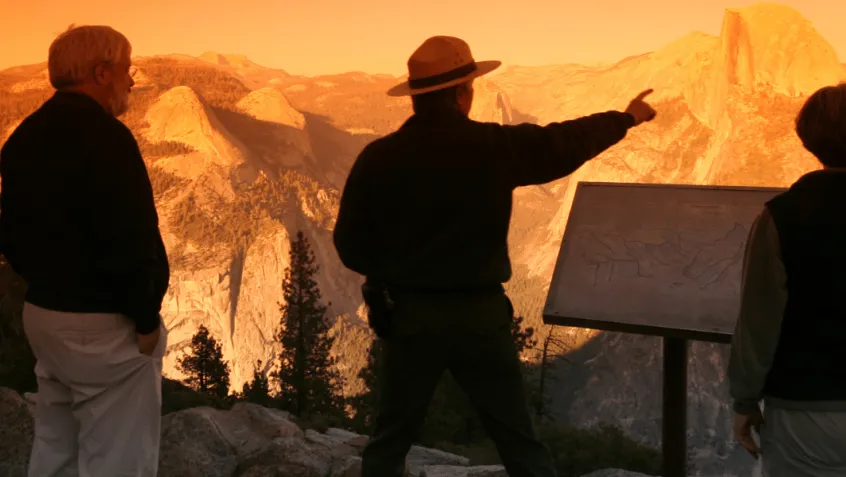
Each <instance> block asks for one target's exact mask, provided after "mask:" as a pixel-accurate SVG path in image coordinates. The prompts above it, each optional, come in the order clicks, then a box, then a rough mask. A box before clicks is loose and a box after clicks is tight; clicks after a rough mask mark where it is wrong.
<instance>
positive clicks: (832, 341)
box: [763, 170, 846, 401]
mask: <svg viewBox="0 0 846 477" xmlns="http://www.w3.org/2000/svg"><path fill="white" fill-rule="evenodd" d="M767 209H768V211H769V212H770V215H771V216H772V218H773V221H774V223H775V227H776V229H777V231H778V242H779V244H780V248H781V260H782V262H783V263H784V269H785V271H786V276H787V281H786V289H787V300H786V304H785V307H784V315H783V317H782V320H781V332H780V334H779V340H778V345H777V347H776V349H775V355H774V357H773V361H772V368H771V369H770V371H769V373H768V375H767V379H766V384H765V386H764V390H763V392H764V394H766V395H768V396H772V397H775V398H780V399H785V400H793V401H846V301H844V300H843V295H844V293H846V172H844V171H837V170H822V171H815V172H811V173H809V174H806V175H805V176H803V177H802V178H801V179H800V180H798V181H797V182H796V183H795V184H794V185H793V186H792V187H791V188H790V189H789V190H788V191H787V192H785V193H783V194H780V195H779V196H777V197H775V198H774V199H772V200H771V201H770V202H769V203H768V204H767Z"/></svg>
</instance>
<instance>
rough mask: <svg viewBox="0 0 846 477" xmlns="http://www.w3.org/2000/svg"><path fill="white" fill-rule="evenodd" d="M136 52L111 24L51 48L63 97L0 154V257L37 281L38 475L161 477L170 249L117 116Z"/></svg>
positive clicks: (31, 304) (30, 313)
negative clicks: (163, 314) (163, 317)
mask: <svg viewBox="0 0 846 477" xmlns="http://www.w3.org/2000/svg"><path fill="white" fill-rule="evenodd" d="M130 53H131V45H130V43H129V41H128V40H127V39H126V38H125V37H124V36H123V35H122V34H120V33H118V32H117V31H115V30H113V29H111V28H109V27H104V26H82V27H78V28H74V27H73V26H72V27H71V28H69V29H68V30H67V31H66V32H65V33H62V34H61V35H59V36H58V37H57V38H56V39H55V40H54V41H53V43H52V44H51V45H50V51H49V60H48V70H49V74H50V82H51V84H52V85H53V86H54V87H55V88H56V89H57V92H56V93H55V94H54V95H53V96H52V97H51V98H50V99H49V100H47V101H46V102H45V103H44V104H43V105H42V106H41V107H40V108H39V109H38V110H37V111H35V112H34V113H33V114H31V115H30V116H29V117H27V118H26V119H25V120H24V121H23V122H22V123H21V124H20V126H18V128H17V129H16V130H15V132H14V133H13V134H12V135H11V137H10V138H9V139H8V141H7V142H6V144H5V145H4V147H3V149H2V151H0V178H2V189H0V208H1V210H0V211H1V212H2V213H0V251H2V253H3V254H4V255H5V256H6V258H7V259H8V261H9V263H10V264H11V266H12V268H13V269H14V270H15V271H16V272H17V273H18V274H20V275H21V276H22V277H23V279H24V280H25V281H26V282H27V284H28V287H29V288H28V292H27V295H26V302H25V304H24V310H23V323H24V330H25V332H26V336H27V338H28V340H29V343H30V345H31V346H32V350H33V352H34V353H35V357H36V358H37V364H36V367H35V373H36V375H37V379H38V393H37V395H36V396H37V397H36V411H35V443H34V446H33V449H32V457H31V460H30V464H29V476H30V477H54V476H55V477H59V476H61V477H64V476H71V475H73V476H76V475H79V476H81V477H100V476H102V477H116V476H133V477H154V476H155V475H156V473H157V468H158V455H159V436H160V423H161V417H160V416H161V378H162V357H163V355H164V352H165V347H166V344H167V338H166V331H165V330H164V326H163V324H162V322H161V317H160V316H159V312H160V309H161V303H162V298H163V297H164V294H165V292H166V290H167V287H168V280H169V267H168V261H167V255H166V252H165V248H164V245H163V243H162V238H161V235H160V234H159V229H158V216H157V213H156V208H155V204H154V202H153V192H152V187H151V186H150V180H149V178H148V176H147V169H146V166H145V165H144V161H143V159H142V158H141V153H140V151H139V149H138V144H137V143H136V141H135V138H134V137H133V136H132V133H131V132H130V130H129V129H128V128H127V127H126V126H124V124H123V123H121V122H120V121H119V120H118V119H116V117H117V116H119V115H121V114H123V113H124V112H125V111H126V110H127V108H128V99H129V92H130V88H131V87H132V86H133V85H134V82H133V80H132V74H131V73H132V71H131V69H132V66H131V60H130Z"/></svg>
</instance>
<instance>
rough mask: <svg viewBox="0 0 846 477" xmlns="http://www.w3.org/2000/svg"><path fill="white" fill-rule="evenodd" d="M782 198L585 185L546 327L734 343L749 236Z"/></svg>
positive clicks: (768, 192)
mask: <svg viewBox="0 0 846 477" xmlns="http://www.w3.org/2000/svg"><path fill="white" fill-rule="evenodd" d="M783 190H784V189H777V188H757V187H728V186H694V185H678V184H626V183H598V182H582V183H579V184H578V186H577V189H576V193H575V196H574V199H573V205H572V207H571V210H570V216H569V219H568V221H567V227H566V230H565V233H564V239H563V241H562V244H561V249H560V251H559V255H558V261H557V264H556V267H555V271H554V272H553V277H552V282H551V284H550V289H549V294H548V296H547V302H546V307H545V310H544V321H545V322H546V323H548V324H557V325H565V326H578V327H584V328H594V329H602V330H608V331H623V332H630V333H639V334H649V335H658V336H667V337H677V338H684V339H695V340H704V341H717V342H729V341H730V339H731V335H732V333H733V331H734V325H735V320H736V315H737V312H738V309H739V304H740V301H739V297H740V280H741V275H742V271H743V270H742V266H743V254H744V247H745V245H746V241H747V236H748V234H749V228H750V227H751V225H752V223H753V221H754V220H755V218H756V217H757V216H758V214H760V213H761V211H762V210H763V207H764V204H765V203H766V202H767V201H768V200H769V199H771V198H772V197H774V196H775V195H777V194H778V193H780V192H782V191H783Z"/></svg>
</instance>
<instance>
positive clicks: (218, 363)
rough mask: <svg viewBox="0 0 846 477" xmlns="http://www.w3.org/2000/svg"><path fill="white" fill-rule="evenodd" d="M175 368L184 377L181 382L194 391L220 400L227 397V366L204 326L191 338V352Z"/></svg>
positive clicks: (220, 351) (220, 350)
mask: <svg viewBox="0 0 846 477" xmlns="http://www.w3.org/2000/svg"><path fill="white" fill-rule="evenodd" d="M177 367H178V369H179V370H180V371H182V372H183V373H184V374H185V375H186V378H185V379H184V380H183V382H184V383H185V384H186V385H188V386H189V387H191V388H193V389H194V390H196V391H199V392H202V393H206V394H210V395H212V396H217V397H219V398H222V399H225V398H226V397H227V396H228V395H229V365H228V364H227V362H226V361H224V360H223V351H222V349H221V345H220V344H219V343H218V342H217V340H215V339H214V337H212V336H211V335H210V334H209V330H208V328H206V327H205V326H203V325H200V329H199V330H197V333H195V334H194V336H193V337H192V338H191V352H190V353H186V354H184V355H183V356H182V357H180V358H179V360H178V366H177Z"/></svg>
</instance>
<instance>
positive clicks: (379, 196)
mask: <svg viewBox="0 0 846 477" xmlns="http://www.w3.org/2000/svg"><path fill="white" fill-rule="evenodd" d="M633 125H634V118H633V117H632V116H631V115H630V114H627V113H622V112H617V111H608V112H604V113H598V114H594V115H591V116H587V117H583V118H579V119H575V120H571V121H564V122H556V123H551V124H549V125H547V126H538V125H533V124H520V125H507V126H506V125H500V124H496V123H482V122H477V121H473V120H471V119H469V118H468V117H466V116H464V115H463V114H461V113H460V112H459V111H454V112H452V111H451V112H444V113H438V114H432V115H414V116H412V117H411V118H409V119H408V121H406V122H405V124H403V125H402V127H401V128H400V129H399V130H397V131H395V132H394V133H392V134H389V135H387V136H385V137H383V138H380V139H376V140H375V141H373V142H371V143H370V144H368V146H367V147H365V148H364V150H363V151H362V152H361V154H360V155H359V157H358V158H357V160H356V162H355V164H354V165H353V167H352V170H351V172H350V175H349V177H348V179H347V183H346V186H345V188H344V192H343V196H342V198H341V206H340V211H339V213H338V220H337V223H336V225H335V231H334V241H335V247H336V249H337V251H338V254H339V256H340V258H341V260H342V261H343V263H344V265H345V266H347V267H348V268H350V269H352V270H354V271H356V272H358V273H360V274H362V275H365V276H368V277H372V278H374V279H377V280H380V281H382V282H385V283H388V284H392V285H395V286H400V287H408V288H416V289H465V288H477V287H486V286H494V285H499V284H501V283H504V282H506V281H508V280H509V279H510V277H511V263H510V261H509V257H508V243H507V240H508V228H509V224H510V220H511V209H512V193H513V191H514V189H515V188H516V187H520V186H527V185H535V184H544V183H547V182H550V181H554V180H556V179H560V178H562V177H565V176H567V175H569V174H571V173H572V172H574V171H575V170H576V169H578V168H579V167H580V166H581V165H582V164H584V163H585V161H588V160H589V159H591V158H593V157H596V156H597V155H598V154H600V153H601V152H603V151H605V150H606V149H608V148H609V147H611V146H613V145H614V144H616V143H617V142H619V141H620V140H621V139H623V138H624V137H625V136H626V132H627V131H628V129H629V128H630V127H632V126H633Z"/></svg>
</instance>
